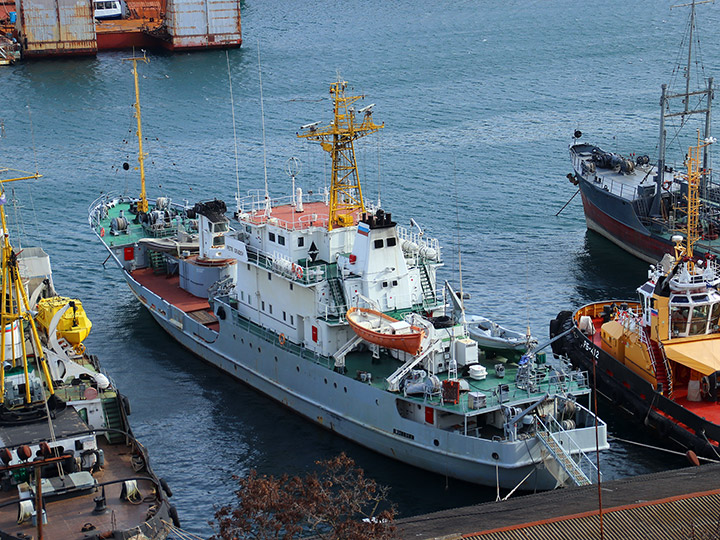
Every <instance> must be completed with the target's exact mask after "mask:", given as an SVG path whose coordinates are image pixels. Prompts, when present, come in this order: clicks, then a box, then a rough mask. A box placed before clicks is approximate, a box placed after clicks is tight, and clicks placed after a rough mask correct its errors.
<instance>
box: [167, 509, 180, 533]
mask: <svg viewBox="0 0 720 540" xmlns="http://www.w3.org/2000/svg"><path fill="white" fill-rule="evenodd" d="M168 514H169V515H170V519H172V522H173V525H175V526H176V527H177V528H178V529H179V528H180V518H179V517H178V511H177V508H175V505H174V504H171V505H170V508H169V509H168Z"/></svg>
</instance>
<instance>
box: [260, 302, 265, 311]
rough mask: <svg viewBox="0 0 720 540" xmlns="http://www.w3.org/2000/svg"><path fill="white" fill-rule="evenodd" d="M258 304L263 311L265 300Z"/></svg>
mask: <svg viewBox="0 0 720 540" xmlns="http://www.w3.org/2000/svg"><path fill="white" fill-rule="evenodd" d="M260 305H261V309H262V310H263V311H265V300H263V301H262V303H261V304H260Z"/></svg>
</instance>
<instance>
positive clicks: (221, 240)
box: [212, 236, 225, 247]
mask: <svg viewBox="0 0 720 540" xmlns="http://www.w3.org/2000/svg"><path fill="white" fill-rule="evenodd" d="M212 245H213V247H222V246H224V245H225V237H224V236H215V237H213V242H212Z"/></svg>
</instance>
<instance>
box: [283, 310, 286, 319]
mask: <svg viewBox="0 0 720 540" xmlns="http://www.w3.org/2000/svg"><path fill="white" fill-rule="evenodd" d="M283 321H287V313H286V312H284V311H283Z"/></svg>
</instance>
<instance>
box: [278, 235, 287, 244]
mask: <svg viewBox="0 0 720 540" xmlns="http://www.w3.org/2000/svg"><path fill="white" fill-rule="evenodd" d="M278 244H280V245H281V246H284V245H285V237H284V236H283V235H281V234H278Z"/></svg>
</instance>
